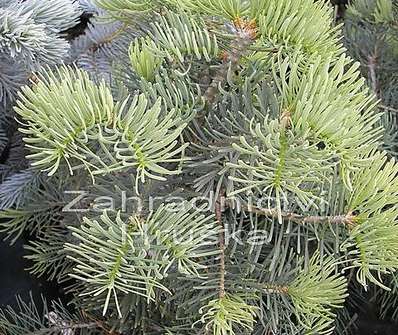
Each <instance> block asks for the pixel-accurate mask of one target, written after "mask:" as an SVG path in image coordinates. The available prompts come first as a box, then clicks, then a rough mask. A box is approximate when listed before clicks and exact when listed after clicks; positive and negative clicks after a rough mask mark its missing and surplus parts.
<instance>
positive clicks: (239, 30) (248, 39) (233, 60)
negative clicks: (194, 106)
mask: <svg viewBox="0 0 398 335" xmlns="http://www.w3.org/2000/svg"><path fill="white" fill-rule="evenodd" d="M234 27H235V39H234V40H233V41H232V43H231V51H230V52H224V53H223V54H222V57H223V63H222V64H221V65H220V67H219V68H218V70H217V72H216V74H215V76H214V78H213V80H212V82H211V84H210V86H209V87H208V88H207V90H206V92H205V95H204V96H205V100H206V101H207V102H209V103H210V104H212V103H213V102H214V100H215V98H216V95H217V92H218V89H219V87H220V85H222V84H223V83H224V82H225V80H226V78H227V75H228V72H229V71H232V72H233V71H235V70H236V68H237V67H238V65H239V61H240V59H241V58H242V57H243V56H244V55H245V54H246V53H247V50H248V48H249V46H250V45H251V44H252V43H253V41H254V40H255V38H256V36H257V27H256V23H255V21H245V20H243V19H240V18H238V19H236V20H235V21H234Z"/></svg>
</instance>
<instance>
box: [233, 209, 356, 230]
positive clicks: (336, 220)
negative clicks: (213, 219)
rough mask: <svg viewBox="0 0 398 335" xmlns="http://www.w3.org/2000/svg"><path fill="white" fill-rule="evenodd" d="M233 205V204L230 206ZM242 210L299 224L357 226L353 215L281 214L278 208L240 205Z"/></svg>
mask: <svg viewBox="0 0 398 335" xmlns="http://www.w3.org/2000/svg"><path fill="white" fill-rule="evenodd" d="M229 205H231V204H229ZM240 209H242V210H243V211H246V212H249V213H254V214H257V215H262V216H269V217H272V218H278V216H279V215H281V216H282V218H283V219H285V220H289V221H292V222H295V223H299V224H305V223H314V224H316V223H330V224H335V225H339V224H341V225H346V226H348V227H352V226H354V225H355V216H354V215H353V214H352V213H348V214H344V215H335V216H318V215H312V216H305V215H301V214H297V213H293V212H282V213H279V212H278V209H277V208H269V209H266V208H257V207H254V206H242V205H240Z"/></svg>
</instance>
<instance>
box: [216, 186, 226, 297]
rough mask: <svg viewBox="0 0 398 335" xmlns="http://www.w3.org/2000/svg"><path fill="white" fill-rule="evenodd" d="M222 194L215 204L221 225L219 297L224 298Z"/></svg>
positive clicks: (217, 218) (217, 217)
mask: <svg viewBox="0 0 398 335" xmlns="http://www.w3.org/2000/svg"><path fill="white" fill-rule="evenodd" d="M222 200H223V197H222V194H221V192H220V194H219V196H218V199H217V201H216V204H215V215H216V220H217V222H218V224H219V225H220V232H219V248H220V289H219V298H220V299H222V298H224V297H225V235H224V234H225V229H224V224H223V219H222V211H223V207H224V206H223V205H222Z"/></svg>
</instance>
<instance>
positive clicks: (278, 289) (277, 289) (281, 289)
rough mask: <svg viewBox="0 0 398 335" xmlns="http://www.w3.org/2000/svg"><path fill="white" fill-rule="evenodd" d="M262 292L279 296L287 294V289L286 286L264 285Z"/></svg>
mask: <svg viewBox="0 0 398 335" xmlns="http://www.w3.org/2000/svg"><path fill="white" fill-rule="evenodd" d="M264 290H265V291H266V292H267V293H269V294H272V293H279V294H288V293H289V287H288V286H280V285H264Z"/></svg>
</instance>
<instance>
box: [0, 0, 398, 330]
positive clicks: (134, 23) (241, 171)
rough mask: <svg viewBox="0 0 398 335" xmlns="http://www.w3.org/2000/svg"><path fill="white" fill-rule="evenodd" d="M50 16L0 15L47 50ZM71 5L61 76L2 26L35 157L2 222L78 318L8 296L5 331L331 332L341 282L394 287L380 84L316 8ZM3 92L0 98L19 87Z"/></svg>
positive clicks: (18, 106)
mask: <svg viewBox="0 0 398 335" xmlns="http://www.w3.org/2000/svg"><path fill="white" fill-rule="evenodd" d="M54 3H55V2H54ZM57 3H64V4H65V0H63V1H58V2H57ZM380 3H381V2H380ZM69 5H70V6H74V5H75V4H74V3H73V2H69ZM26 6H27V7H26ZM29 6H31V7H29ZM41 6H42V7H41ZM97 6H98V7H97ZM380 6H381V5H380ZM25 8H30V9H29V10H28V11H27V13H28V14H24V13H25V12H24V10H25ZM37 8H39V9H40V10H39V9H37ZM53 8H57V7H56V6H55V5H54V7H46V6H44V5H43V3H42V2H40V3H39V2H35V1H30V2H29V1H28V2H25V3H19V2H17V3H15V5H13V6H10V7H6V6H4V9H2V12H0V13H2V15H3V18H1V20H0V22H1V23H2V26H3V27H6V28H7V29H10V28H9V27H11V28H12V27H13V26H10V25H9V24H8V23H7V22H8V21H7V20H8V19H7V15H9V14H7V13H9V12H8V11H11V10H13V11H16V13H18V14H20V16H21V18H20V20H21V23H20V24H19V25H18V26H17V27H16V28H15V29H17V30H18V29H22V27H23V24H27V25H28V26H29V25H38V26H39V27H40V29H48V31H47V36H46V38H45V39H44V38H43V40H45V41H46V43H48V42H49V41H50V40H51V38H54V39H57V41H58V39H59V37H56V34H57V33H58V32H59V31H61V30H63V29H65V28H67V27H69V26H70V24H71V22H73V20H74V19H72V20H70V18H71V16H70V15H69V16H68V17H67V18H66V16H64V15H59V12H57V11H56V10H54V12H53V11H52V9H53ZM67 8H72V7H67ZM73 8H74V7H73ZM81 8H82V9H83V10H86V11H89V12H90V13H92V14H93V15H94V16H95V17H94V19H93V20H92V24H90V26H89V27H88V32H87V33H86V34H85V35H83V36H81V37H79V38H78V39H77V40H75V41H74V42H72V44H71V46H70V51H69V54H68V56H67V57H65V62H70V63H74V64H71V65H65V64H64V65H57V63H58V60H59V59H61V57H58V55H56V54H55V53H54V50H55V49H54V48H56V45H57V44H52V43H50V44H51V45H48V44H43V46H42V47H40V48H39V49H38V50H35V49H34V48H32V49H29V48H26V49H25V48H17V47H15V45H14V44H13V43H14V39H12V38H11V41H8V40H7V37H8V36H10V34H9V33H8V32H7V33H5V32H2V33H1V39H2V41H5V42H2V44H0V45H1V46H2V50H3V49H4V50H6V51H7V52H9V53H10V54H11V55H15V56H16V55H17V56H19V57H20V59H21V60H20V62H21V63H20V64H23V66H24V68H25V69H27V71H29V73H30V77H31V82H30V84H29V85H25V86H23V87H22V88H21V89H20V91H19V93H18V98H17V100H16V101H15V102H13V107H14V111H15V113H16V116H17V120H18V122H19V130H18V131H19V134H22V136H23V141H24V143H25V150H26V155H27V156H26V158H27V159H28V160H29V162H30V166H29V167H26V168H24V169H20V170H19V171H17V172H14V173H9V174H8V176H7V177H6V179H5V181H4V182H3V183H2V184H1V186H0V194H1V200H0V207H1V209H2V211H1V212H0V226H1V230H2V231H3V232H4V233H5V234H6V236H7V237H8V238H9V239H10V240H11V241H15V240H16V239H17V238H18V237H19V236H20V235H21V234H22V233H24V232H29V233H30V234H31V235H32V241H31V242H30V243H29V244H28V245H27V246H26V249H27V252H28V254H27V257H28V258H29V259H30V260H31V261H32V267H31V269H30V271H31V273H33V274H35V275H37V276H43V277H45V278H48V279H49V280H57V281H58V283H59V285H61V286H62V287H64V288H65V290H66V291H67V292H69V293H70V294H71V296H72V299H71V302H70V303H71V306H72V307H73V311H72V312H70V311H69V310H68V309H67V308H65V307H64V306H62V304H61V303H57V302H52V303H46V302H45V303H44V306H45V308H44V311H39V310H38V308H37V307H36V306H35V302H34V301H32V302H22V301H20V300H19V308H18V310H14V309H11V308H8V309H4V310H3V311H2V313H1V315H0V329H1V330H2V332H4V333H5V334H8V335H19V334H21V335H22V334H63V335H65V334H67V335H70V334H215V335H223V334H258V335H259V334H281V335H282V334H331V333H333V331H334V329H335V325H338V327H336V332H337V333H343V328H344V324H345V323H346V322H348V320H349V315H348V314H347V311H346V310H345V309H344V308H345V305H346V304H345V302H346V300H347V299H348V300H347V303H348V302H350V300H352V299H353V298H352V297H353V296H355V292H351V290H350V291H348V285H350V287H351V286H360V287H362V288H363V289H365V290H366V289H368V288H369V287H370V285H375V286H378V287H380V288H382V289H383V290H389V289H390V287H389V285H388V283H387V282H386V281H385V280H384V279H385V278H386V277H385V276H387V275H389V274H393V273H394V272H395V271H396V269H397V267H398V259H397V257H396V255H397V252H398V222H397V216H398V208H397V207H396V199H397V194H398V179H397V177H396V176H397V173H398V164H397V163H396V162H395V160H394V158H393V157H391V154H389V152H388V151H386V150H385V149H386V147H385V145H384V144H383V143H384V142H383V136H384V137H385V134H386V132H385V130H384V129H383V127H382V126H381V122H382V116H381V115H380V113H378V108H379V107H378V101H377V97H379V98H380V95H379V94H380V91H379V89H378V88H377V89H375V87H374V86H372V83H373V81H372V75H371V76H370V83H371V87H372V90H369V87H368V85H367V83H366V80H365V79H364V78H362V77H361V73H360V71H359V70H360V69H359V68H360V65H359V64H358V63H355V62H354V61H353V60H352V59H351V58H350V56H348V55H347V53H346V49H345V47H344V46H343V44H342V43H341V41H340V40H341V31H340V30H341V27H340V26H337V27H335V26H334V19H333V11H332V9H331V8H330V7H329V6H328V5H327V4H325V3H323V2H320V1H318V2H314V1H312V0H267V1H263V0H251V1H244V0H178V1H177V0H163V1H158V0H97V1H96V4H92V3H89V2H87V1H82V2H81ZM35 9H37V10H35ZM46 10H47V11H48V12H46ZM389 10H391V12H388V11H389ZM351 11H352V12H353V13H354V12H355V10H354V9H351ZM378 11H380V12H382V13H384V14H386V13H387V12H388V13H392V7H391V8H387V9H386V8H384V7H380V9H378ZM53 13H57V15H54V16H52V14H53ZM64 13H66V11H65V12H62V14H64ZM74 13H75V12H74ZM65 15H66V14H65ZM25 16H26V17H25ZM18 17H19V16H12V18H13V19H15V18H18ZM24 20H25V21H24ZM65 20H66V21H68V23H65V22H66V21H65ZM53 27H57V30H54V28H53ZM60 27H62V29H61V28H60ZM4 29H5V28H4ZM26 29H27V30H28V31H29V32H31V33H32V34H33V33H35V32H36V30H34V29H32V30H31V29H29V28H26ZM37 29H39V28H37ZM4 31H5V30H4ZM15 34H16V35H17V36H25V35H23V34H22V35H18V34H19V32H18V31H16V32H15ZM53 34H55V35H54V36H53ZM26 38H27V40H28V41H29V42H35V41H36V36H29V35H28V37H26ZM58 42H59V43H66V42H65V41H62V40H59V41H58ZM25 44H26V43H25V42H24V43H23V44H22V45H23V46H24V45H25ZM3 45H4V46H3ZM27 45H29V46H30V45H31V44H30V43H28V44H27ZM32 45H35V44H34V43H33V44H32ZM67 48H68V46H65V45H63V46H62V48H61V47H60V50H61V49H62V51H64V50H66V49H67ZM13 57H14V56H13ZM52 60H54V61H52ZM43 65H46V66H45V67H43ZM25 78H26V77H25ZM0 82H1V79H0ZM2 85H3V87H4V88H3V90H4V92H6V93H4V94H3V96H6V95H7V99H9V98H10V100H11V97H13V96H15V91H17V90H18V89H19V86H18V87H17V88H16V89H14V90H13V91H12V90H9V88H8V84H7V81H6V80H4V81H3V82H2ZM0 88H1V86H0ZM7 92H14V93H12V94H10V93H7ZM8 97H9V98H8ZM383 145H384V146H383ZM390 147H391V146H390V145H388V147H387V148H390ZM15 155H16V157H19V159H21V155H24V152H23V151H21V150H19V151H17V152H16V153H15ZM72 200H73V201H72ZM336 319H337V323H336ZM341 325H343V326H341Z"/></svg>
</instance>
